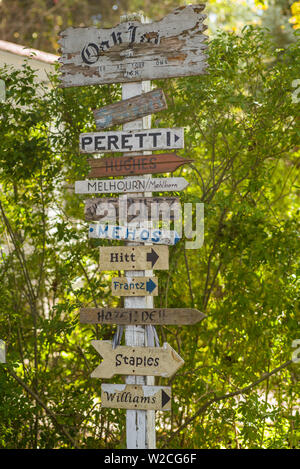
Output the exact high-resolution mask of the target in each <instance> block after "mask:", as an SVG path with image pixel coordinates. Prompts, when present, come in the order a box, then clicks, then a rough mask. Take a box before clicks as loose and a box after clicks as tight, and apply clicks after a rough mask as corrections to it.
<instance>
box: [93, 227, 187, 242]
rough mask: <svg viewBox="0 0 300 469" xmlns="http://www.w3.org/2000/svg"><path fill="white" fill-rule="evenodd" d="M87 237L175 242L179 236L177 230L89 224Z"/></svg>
mask: <svg viewBox="0 0 300 469" xmlns="http://www.w3.org/2000/svg"><path fill="white" fill-rule="evenodd" d="M89 238H97V239H113V240H121V239H122V240H125V241H136V242H138V243H149V242H151V243H153V244H166V245H169V246H172V245H174V244H177V243H178V241H179V240H180V236H179V234H178V233H177V231H171V230H163V229H159V228H157V229H149V228H133V227H130V226H119V225H102V224H98V225H90V226H89Z"/></svg>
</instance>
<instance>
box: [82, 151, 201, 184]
mask: <svg viewBox="0 0 300 469" xmlns="http://www.w3.org/2000/svg"><path fill="white" fill-rule="evenodd" d="M191 161H193V160H188V159H185V158H182V157H180V156H177V155H176V154H175V153H161V154H155V155H136V156H123V157H121V158H96V159H89V160H88V162H89V164H90V166H91V171H90V172H89V174H88V177H89V178H92V177H105V176H130V175H133V174H157V173H172V172H173V171H175V170H176V169H177V168H179V167H180V166H182V165H183V164H186V163H190V162H191Z"/></svg>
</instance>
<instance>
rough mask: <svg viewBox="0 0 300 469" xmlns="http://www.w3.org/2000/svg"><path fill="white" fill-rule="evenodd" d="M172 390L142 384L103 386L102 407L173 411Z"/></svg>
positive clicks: (165, 387)
mask: <svg viewBox="0 0 300 469" xmlns="http://www.w3.org/2000/svg"><path fill="white" fill-rule="evenodd" d="M171 396H172V394H171V388H170V387H167V386H142V385H140V384H105V383H102V384H101V406H102V407H110V408H112V409H132V410H136V409H141V410H171Z"/></svg>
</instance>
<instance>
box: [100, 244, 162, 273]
mask: <svg viewBox="0 0 300 469" xmlns="http://www.w3.org/2000/svg"><path fill="white" fill-rule="evenodd" d="M99 268H100V270H152V269H155V270H166V269H168V268H169V251H168V246H155V248H153V247H152V246H112V247H111V246H104V247H102V246H101V247H100V264H99Z"/></svg>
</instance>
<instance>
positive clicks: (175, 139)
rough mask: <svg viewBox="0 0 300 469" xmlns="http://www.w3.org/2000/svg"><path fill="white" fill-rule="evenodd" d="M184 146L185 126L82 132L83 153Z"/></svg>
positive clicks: (81, 145)
mask: <svg viewBox="0 0 300 469" xmlns="http://www.w3.org/2000/svg"><path fill="white" fill-rule="evenodd" d="M173 148H184V129H183V127H179V128H174V129H141V130H138V131H137V130H128V131H124V130H119V131H117V130H116V131H113V130H110V131H107V132H90V133H85V134H80V136H79V149H80V151H81V153H109V152H131V151H134V152H137V151H138V152H140V151H149V150H150V151H155V150H171V149H173Z"/></svg>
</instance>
